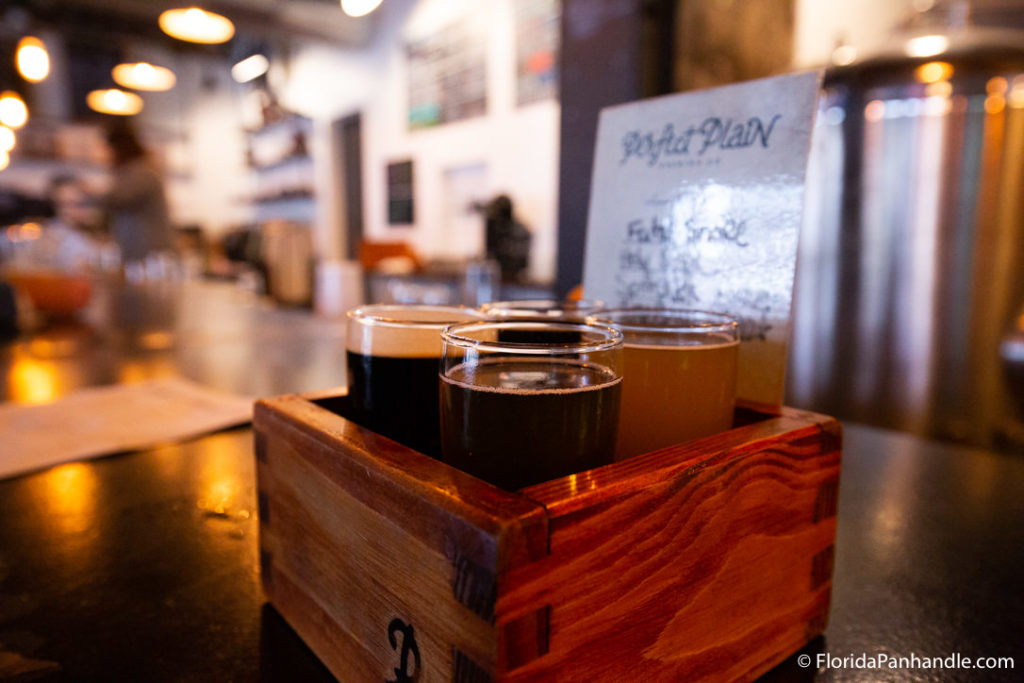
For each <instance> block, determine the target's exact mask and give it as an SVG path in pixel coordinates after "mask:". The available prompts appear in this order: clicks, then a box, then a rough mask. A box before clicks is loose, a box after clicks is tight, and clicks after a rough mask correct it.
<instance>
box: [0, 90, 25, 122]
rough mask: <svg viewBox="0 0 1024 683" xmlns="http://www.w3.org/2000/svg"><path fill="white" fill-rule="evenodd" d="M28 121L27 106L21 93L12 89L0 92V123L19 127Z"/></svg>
mask: <svg viewBox="0 0 1024 683" xmlns="http://www.w3.org/2000/svg"><path fill="white" fill-rule="evenodd" d="M26 121H28V107H26V106H25V100H23V99H21V95H19V94H18V93H16V92H14V91H13V90H5V91H4V92H3V93H0V124H3V125H5V126H7V127H8V128H15V129H17V128H21V127H22V126H24V125H25V122H26Z"/></svg>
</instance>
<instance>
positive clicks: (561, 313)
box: [480, 299, 605, 322]
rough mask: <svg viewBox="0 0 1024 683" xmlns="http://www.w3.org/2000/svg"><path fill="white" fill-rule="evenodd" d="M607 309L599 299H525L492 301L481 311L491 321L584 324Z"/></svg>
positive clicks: (481, 308)
mask: <svg viewBox="0 0 1024 683" xmlns="http://www.w3.org/2000/svg"><path fill="white" fill-rule="evenodd" d="M604 307H605V304H604V302H603V301H599V300H597V299H581V300H578V301H572V300H565V301H559V300H557V299H523V300H521V301H491V302H489V303H486V304H484V305H482V306H481V307H480V310H481V311H482V312H483V313H484V315H486V316H487V317H488V318H490V319H491V320H525V319H536V320H551V321H561V322H584V321H585V319H586V317H587V316H588V315H593V314H595V313H597V312H598V311H600V310H602V309H603V308H604Z"/></svg>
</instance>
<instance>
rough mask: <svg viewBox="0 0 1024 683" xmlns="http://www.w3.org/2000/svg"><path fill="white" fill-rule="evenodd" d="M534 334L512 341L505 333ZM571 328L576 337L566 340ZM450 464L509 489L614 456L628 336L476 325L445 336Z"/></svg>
mask: <svg viewBox="0 0 1024 683" xmlns="http://www.w3.org/2000/svg"><path fill="white" fill-rule="evenodd" d="M508 332H512V333H515V334H514V335H513V338H526V339H529V340H530V341H505V340H504V335H505V333H508ZM567 334H569V335H572V336H573V337H574V338H575V340H576V341H575V342H573V343H571V344H566V343H564V341H562V340H563V339H564V338H565V336H566V335H567ZM441 337H442V340H443V358H442V366H441V368H442V370H441V443H442V450H443V453H444V461H445V462H447V463H449V464H451V465H453V466H454V467H458V468H459V469H461V470H464V471H466V472H469V473H470V474H473V475H475V476H477V477H479V478H481V479H484V480H485V481H489V482H491V483H492V484H495V485H496V486H500V487H502V488H504V489H507V490H509V491H514V490H516V489H520V488H522V487H524V486H529V485H531V484H536V483H539V482H542V481H547V480H549V479H555V478H557V477H562V476H565V475H568V474H574V473H576V472H581V471H584V470H588V469H592V468H594V467H598V466H600V465H604V464H607V463H610V462H612V459H613V455H614V446H615V430H616V425H617V423H618V413H619V394H620V387H619V385H620V383H621V379H622V376H621V373H620V363H621V355H622V334H621V333H619V332H618V331H616V330H614V329H612V328H610V327H608V326H604V325H588V324H583V323H551V322H531V321H490V322H474V323H466V324H461V325H453V326H452V327H449V328H448V329H447V330H445V331H444V333H443V334H442V335H441Z"/></svg>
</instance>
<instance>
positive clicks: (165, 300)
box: [0, 283, 1024, 681]
mask: <svg viewBox="0 0 1024 683" xmlns="http://www.w3.org/2000/svg"><path fill="white" fill-rule="evenodd" d="M343 332H344V331H343V324H342V323H341V322H340V321H338V320H324V319H319V318H316V317H315V316H313V315H312V314H310V313H309V312H307V311H297V310H281V309H277V308H274V307H273V306H271V305H269V304H266V303H264V302H261V301H260V300H259V299H257V298H255V297H253V296H251V295H249V294H246V293H244V292H241V291H239V290H237V289H235V288H234V287H232V286H230V285H222V284H221V285H214V284H207V283H187V284H185V285H182V286H151V287H148V288H138V287H135V288H127V287H107V288H100V290H98V291H97V294H96V299H95V301H94V302H93V305H92V306H91V308H90V309H89V310H88V311H87V312H86V313H85V314H84V315H83V316H82V318H81V319H80V320H77V321H72V322H63V323H55V324H51V325H49V326H47V327H45V328H43V329H42V330H40V331H38V332H35V333H33V334H29V335H24V336H23V337H21V338H19V339H17V340H14V341H12V342H8V343H6V344H3V345H0V369H2V372H3V377H4V381H3V384H2V385H0V397H2V398H4V399H5V400H11V401H16V402H21V403H43V402H47V401H51V400H55V399H57V398H60V397H61V396H63V395H66V394H67V393H69V392H71V391H73V390H75V389H77V388H80V387H85V386H98V385H105V384H114V383H118V382H137V381H142V380H145V379H149V378H154V377H167V376H182V377H186V378H188V379H192V380H195V381H197V382H200V383H203V384H206V385H208V386H211V387H213V388H216V389H220V390H224V391H231V392H235V393H238V394H242V395H246V396H272V395H277V394H283V393H293V392H299V391H314V390H321V389H327V388H330V387H336V386H340V385H343V384H344V383H345V367H344V347H343ZM2 451H3V445H2V435H0V457H2ZM254 470H255V468H254V458H253V450H252V431H251V429H250V428H248V427H246V428H239V429H234V430H228V431H222V432H219V433H215V434H210V435H207V436H204V437H201V438H198V439H193V440H189V441H186V442H183V443H174V444H167V445H162V446H159V447H156V448H151V449H147V450H144V451H136V452H130V453H120V454H115V455H112V456H109V457H104V458H99V459H94V460H86V461H79V462H73V463H69V464H65V465H60V466H57V467H51V468H49V469H45V470H42V471H39V472H35V473H30V474H27V475H23V476H20V477H15V478H11V479H7V480H4V481H0V680H9V679H10V680H17V681H29V680H31V681H36V680H39V681H115V680H130V681H186V680H187V681H277V680H280V681H319V680H333V679H332V677H331V676H330V674H329V673H328V672H327V671H326V669H324V668H323V667H322V666H321V665H320V663H319V662H318V661H317V659H316V658H315V656H314V655H313V654H312V653H311V652H310V651H309V650H308V649H307V648H306V647H305V646H304V645H303V643H302V642H301V640H299V638H298V637H297V636H296V635H295V634H294V632H292V631H291V629H290V628H289V627H288V626H287V625H286V624H285V623H284V622H283V620H282V619H281V618H280V617H279V616H278V615H277V613H276V612H275V611H274V610H273V608H271V607H269V606H268V605H267V604H266V601H265V598H264V597H263V594H262V591H261V588H260V582H259V562H258V538H257V527H258V523H257V519H256V494H255V471H254ZM833 585H834V587H833V594H832V610H831V616H830V620H829V625H828V628H827V630H826V632H825V635H824V637H823V638H819V639H816V640H815V641H812V642H811V643H810V644H809V645H808V646H807V647H805V648H804V649H803V650H802V651H801V652H800V653H795V654H794V655H793V656H792V657H790V658H789V659H788V660H787V661H786V662H784V663H783V664H781V665H779V666H778V667H776V668H775V669H774V670H772V671H771V672H769V673H768V674H767V675H766V676H764V677H763V679H762V680H765V681H811V680H821V681H879V680H886V681H918V680H930V681H932V680H934V681H946V680H950V681H1020V680H1024V637H1022V634H1024V458H1022V457H1020V455H1015V454H1008V453H998V452H993V451H987V450H981V449H972V448H966V447H962V446H955V445H949V444H942V443H936V442H931V441H926V440H923V439H920V438H917V437H913V436H909V435H906V434H901V433H896V432H890V431H884V430H879V429H875V428H871V427H866V426H862V425H856V424H845V425H844V448H843V466H842V476H841V483H840V492H839V517H838V532H837V540H836V555H835V574H834V584H833ZM883 654H884V655H885V656H886V657H900V656H903V657H906V658H908V659H910V660H911V663H912V664H913V663H914V662H915V660H914V659H912V658H916V663H918V664H929V663H931V664H934V662H928V661H927V659H930V658H942V659H943V660H946V662H947V664H948V663H949V662H951V661H953V660H955V662H956V663H966V661H967V660H970V663H972V664H973V663H976V662H975V660H976V659H977V658H989V657H991V658H1000V657H1003V658H1007V657H1009V658H1012V659H1013V665H1014V666H1015V668H1012V669H1008V668H1002V669H984V670H983V669H980V668H973V669H970V670H968V669H966V668H955V669H950V668H943V669H936V668H928V667H921V668H897V669H893V668H889V666H888V665H887V664H885V665H884V666H883V668H876V669H871V668H865V667H864V666H860V665H862V664H870V663H871V662H870V661H863V660H864V659H865V658H874V659H875V660H876V663H877V660H878V659H879V655H883ZM862 655H863V656H864V657H861V656H862ZM823 658H824V659H831V664H832V666H818V664H819V662H822V660H823ZM858 658H859V659H860V660H862V661H860V662H858V661H857V660H858ZM808 661H809V662H810V664H809V665H808V666H804V663H805V662H808ZM983 664H993V665H998V662H996V661H992V662H983ZM1003 666H1004V667H1005V666H1006V663H1005V662H1004V663H1003Z"/></svg>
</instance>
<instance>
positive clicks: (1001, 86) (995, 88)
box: [985, 76, 1008, 95]
mask: <svg viewBox="0 0 1024 683" xmlns="http://www.w3.org/2000/svg"><path fill="white" fill-rule="evenodd" d="M1007 85H1008V84H1007V82H1006V79H1005V78H1003V77H1002V76H994V77H992V78H990V79H988V83H986V84H985V92H987V93H988V94H989V95H1003V94H1005V93H1006V88H1007Z"/></svg>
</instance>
